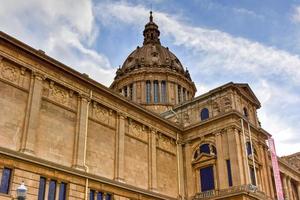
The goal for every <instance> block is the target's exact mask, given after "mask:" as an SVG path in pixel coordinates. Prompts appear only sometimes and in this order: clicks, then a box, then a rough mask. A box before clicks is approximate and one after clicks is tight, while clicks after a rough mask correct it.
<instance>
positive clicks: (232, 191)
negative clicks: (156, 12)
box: [0, 16, 300, 200]
mask: <svg viewBox="0 0 300 200" xmlns="http://www.w3.org/2000/svg"><path fill="white" fill-rule="evenodd" d="M151 34H153V35H152V36H153V37H152V36H151ZM158 36H159V31H158V27H157V25H156V24H155V23H154V22H153V18H152V16H151V17H150V22H149V23H148V24H147V25H146V27H145V31H144V37H145V40H144V46H143V47H141V48H143V49H144V50H141V52H142V51H145V52H148V50H149V49H150V50H149V51H150V52H151V51H152V50H153V49H152V47H151V45H153V44H154V46H156V49H157V54H156V53H155V52H156V51H154V53H153V52H152V54H153V55H155V56H154V57H157V58H159V59H157V60H155V62H156V64H155V62H153V63H152V64H151V63H150V64H149V65H146V66H140V67H137V66H139V65H140V64H141V63H140V60H137V61H136V62H137V65H135V64H134V65H131V64H128V63H130V62H131V60H132V59H135V58H136V56H137V58H138V59H141V60H143V59H142V57H143V56H145V57H144V61H145V62H148V61H149V59H152V58H149V55H148V54H147V53H145V54H139V53H138V51H135V53H134V55H135V54H136V55H135V56H129V57H128V59H129V60H130V61H129V60H128V59H127V60H126V61H125V63H124V65H123V67H122V68H121V69H119V70H118V72H117V77H116V79H115V81H114V82H113V84H112V86H111V88H107V87H105V86H103V85H101V84H99V83H97V82H95V81H94V80H92V79H90V78H88V77H87V76H86V75H83V74H81V73H79V72H77V71H75V70H73V69H71V68H69V67H68V66H65V65H63V64H62V63H60V62H58V61H56V60H54V59H53V58H51V57H49V56H47V55H46V54H45V53H44V52H42V51H39V50H35V49H33V48H31V47H29V46H27V45H26V44H23V43H22V42H20V41H18V40H16V39H14V38H12V37H10V36H8V35H6V34H5V33H3V32H1V33H0V94H1V95H0V105H1V115H0V180H1V185H0V189H1V192H0V199H5V200H6V199H7V200H8V199H16V188H17V187H18V186H19V185H20V183H21V182H22V181H24V183H25V185H26V187H27V188H28V194H27V199H30V200H34V199H38V196H40V195H42V194H44V195H45V197H44V198H41V197H40V199H56V200H58V199H61V197H60V195H62V194H61V191H62V189H61V188H62V187H63V186H64V185H66V188H65V196H66V199H70V200H73V199H74V200H75V199H76V200H80V199H81V200H83V199H93V198H91V195H92V196H94V197H97V198H95V199H99V198H100V197H99V195H100V196H101V195H102V196H101V197H102V198H103V199H120V200H126V199H136V200H138V199H149V200H150V199H158V200H159V199H161V200H163V199H170V200H172V199H195V200H197V199H260V200H265V199H276V191H275V186H274V179H273V175H272V174H273V171H272V164H271V160H270V159H271V158H270V153H269V149H268V145H267V143H266V140H267V139H268V138H269V137H270V136H271V135H270V134H269V133H267V132H266V131H265V130H264V129H262V128H261V127H260V123H259V120H258V118H257V115H256V110H257V109H259V108H260V106H261V105H260V103H259V101H258V99H257V98H256V97H255V95H254V93H253V92H252V90H251V89H250V87H249V86H248V85H247V84H236V83H228V84H225V85H223V86H221V87H218V88H216V89H214V90H211V91H209V92H208V93H205V94H203V95H200V96H198V97H194V94H195V92H196V88H195V86H194V83H193V82H192V80H191V79H190V76H189V74H188V71H186V70H184V69H183V67H182V65H181V64H180V62H179V60H178V59H177V58H176V56H174V55H173V54H172V53H170V52H169V50H168V49H166V48H164V47H162V46H161V45H160V41H159V38H158ZM147 45H148V46H147ZM152 54H151V55H152ZM162 54H163V55H162ZM153 55H152V56H153ZM140 56H141V57H140ZM131 57H132V58H131ZM168 59H170V60H169V61H170V63H172V64H170V65H163V64H162V62H166V61H167V60H168ZM176 59H177V60H178V61H176ZM144 61H143V62H144ZM174 62H175V63H174ZM159 63H160V64H159ZM176 63H177V64H176ZM131 67H132V68H131ZM136 67H137V68H136ZM120 70H121V71H120ZM126 70H127V71H126ZM145 80H149V81H150V84H152V85H153V84H154V81H158V82H157V84H158V86H157V88H156V89H155V90H157V89H159V90H158V91H154V90H152V89H153V86H151V88H152V89H151V91H148V92H149V94H150V98H151V99H150V102H147V99H146V98H147V97H146V96H147V94H146V93H147V91H146V90H147V88H146V84H147V83H146V82H145ZM162 81H165V82H164V84H166V85H165V86H166V91H165V97H164V101H159V102H154V99H153V98H154V96H153V95H155V94H154V93H157V94H158V96H157V97H155V98H160V100H161V99H162V97H161V96H159V95H161V94H162V90H161V88H162V86H161V84H160V83H162ZM131 84H133V88H135V89H134V90H133V93H131V94H132V95H133V96H128V95H125V93H124V89H125V88H124V86H126V88H127V92H128V86H130V85H131ZM155 84H156V83H155ZM178 86H180V87H181V88H180V90H178ZM183 89H185V90H183ZM120 93H121V94H120ZM127 94H129V93H127ZM178 94H180V96H178ZM188 94H189V95H188ZM124 96H125V97H124ZM184 96H185V97H184ZM131 97H132V98H131ZM179 99H180V100H179ZM179 101H180V102H179ZM153 111H154V112H153ZM249 145H251V148H250V147H249ZM249 148H250V152H249ZM297 155H298V154H297ZM297 155H295V156H291V157H285V158H280V159H279V167H280V173H281V178H282V183H283V190H284V194H285V197H286V198H288V199H291V200H299V199H300V171H299V168H298V166H299V163H298V160H297V159H298V156H297ZM229 166H230V167H229ZM208 167H209V169H210V170H212V172H213V173H212V174H211V175H212V180H211V182H210V183H209V184H211V183H213V184H214V185H213V189H210V190H205V189H204V188H205V187H207V185H205V183H204V182H205V179H203V173H202V171H203V170H204V169H208ZM229 169H230V170H229ZM5 171H10V172H11V174H10V176H7V174H5ZM229 172H230V173H229ZM253 174H254V176H253ZM7 177H9V178H7ZM5 180H7V181H8V183H9V184H8V187H7V192H6V191H4V190H3V191H2V188H4V185H5V184H4V182H5ZM43 181H44V186H42V184H41V183H42V182H43ZM53 184H55V186H54V187H53ZM206 184H207V183H206ZM253 185H256V186H255V187H254V186H253ZM209 187H212V186H211V185H210V186H209ZM42 189H44V190H42ZM204 190H205V191H204ZM53 191H55V192H54V193H53V194H55V197H53V198H52V197H51V196H48V195H49V194H50V193H51V192H53Z"/></svg>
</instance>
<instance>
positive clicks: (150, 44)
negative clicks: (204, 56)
mask: <svg viewBox="0 0 300 200" xmlns="http://www.w3.org/2000/svg"><path fill="white" fill-rule="evenodd" d="M159 35H160V32H159V30H158V26H157V25H156V24H155V23H154V22H153V17H152V12H150V20H149V22H148V23H147V24H146V25H145V29H144V31H143V36H144V42H143V46H141V47H139V46H138V47H137V48H136V49H135V50H134V51H133V52H132V53H131V54H130V55H129V56H128V57H127V58H126V60H125V61H124V63H123V65H122V67H120V68H119V69H118V70H117V72H116V76H115V80H114V82H113V83H112V85H111V86H110V88H112V89H113V90H115V91H118V92H119V93H121V94H122V95H124V96H125V97H127V98H129V99H130V100H132V101H134V102H137V103H140V104H141V105H144V106H145V107H147V108H149V109H151V110H153V111H156V112H159V113H160V112H163V111H166V110H168V109H171V108H172V106H174V105H176V104H180V103H182V102H184V101H187V100H190V99H192V98H193V97H194V95H195V92H196V87H195V85H194V83H193V82H192V80H191V77H190V74H189V72H188V70H185V69H184V67H183V66H182V64H181V62H180V61H179V59H178V58H177V57H176V56H175V55H174V54H173V53H172V52H171V51H170V50H169V48H167V47H164V46H162V45H161V43H160V39H159Z"/></svg>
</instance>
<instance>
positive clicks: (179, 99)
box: [177, 85, 181, 103]
mask: <svg viewBox="0 0 300 200" xmlns="http://www.w3.org/2000/svg"><path fill="white" fill-rule="evenodd" d="M177 95H178V103H181V86H180V85H178V86H177Z"/></svg>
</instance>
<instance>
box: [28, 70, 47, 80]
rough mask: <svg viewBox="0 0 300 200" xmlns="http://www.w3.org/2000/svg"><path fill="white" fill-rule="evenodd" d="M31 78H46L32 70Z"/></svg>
mask: <svg viewBox="0 0 300 200" xmlns="http://www.w3.org/2000/svg"><path fill="white" fill-rule="evenodd" d="M31 78H33V79H37V80H40V81H43V80H45V79H46V78H47V76H46V75H45V74H43V73H41V72H39V71H36V70H33V71H32V72H31Z"/></svg>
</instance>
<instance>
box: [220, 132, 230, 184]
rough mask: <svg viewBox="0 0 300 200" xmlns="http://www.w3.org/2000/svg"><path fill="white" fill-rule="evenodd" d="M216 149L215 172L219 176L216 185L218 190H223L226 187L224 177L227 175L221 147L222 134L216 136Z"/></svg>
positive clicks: (226, 182)
mask: <svg viewBox="0 0 300 200" xmlns="http://www.w3.org/2000/svg"><path fill="white" fill-rule="evenodd" d="M216 148H217V154H218V156H217V170H218V175H219V176H218V185H219V189H225V188H227V187H228V177H227V176H226V174H227V172H226V163H225V159H224V153H223V147H222V132H218V133H217V134H216ZM231 171H232V170H231ZM232 174H233V173H232ZM226 180H227V181H226Z"/></svg>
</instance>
